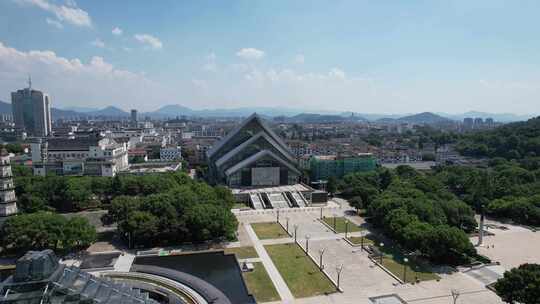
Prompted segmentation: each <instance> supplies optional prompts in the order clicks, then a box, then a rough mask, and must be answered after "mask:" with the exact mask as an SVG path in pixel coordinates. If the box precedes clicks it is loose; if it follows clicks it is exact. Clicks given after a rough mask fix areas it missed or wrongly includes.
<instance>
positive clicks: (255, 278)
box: [242, 262, 281, 302]
mask: <svg viewBox="0 0 540 304" xmlns="http://www.w3.org/2000/svg"><path fill="white" fill-rule="evenodd" d="M253 266H255V269H254V270H253V271H250V272H243V273H242V274H243V276H244V279H245V281H246V285H247V287H248V290H249V292H250V293H251V294H252V295H253V296H254V297H255V299H256V300H257V302H272V301H279V300H281V299H280V298H279V294H278V293H277V291H276V288H275V287H274V284H272V281H271V280H270V277H269V276H268V273H267V272H266V269H265V268H264V265H263V264H262V263H260V262H258V263H253Z"/></svg>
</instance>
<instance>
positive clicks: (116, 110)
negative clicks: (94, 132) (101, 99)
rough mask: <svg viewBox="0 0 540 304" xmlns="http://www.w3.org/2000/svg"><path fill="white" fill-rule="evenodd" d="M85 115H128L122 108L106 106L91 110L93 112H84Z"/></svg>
mask: <svg viewBox="0 0 540 304" xmlns="http://www.w3.org/2000/svg"><path fill="white" fill-rule="evenodd" d="M84 114H86V115H90V116H106V117H125V116H129V113H128V112H125V111H124V110H122V109H119V108H117V107H113V106H108V107H106V108H103V109H101V110H97V111H93V112H87V113H84Z"/></svg>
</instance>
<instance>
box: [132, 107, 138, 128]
mask: <svg viewBox="0 0 540 304" xmlns="http://www.w3.org/2000/svg"><path fill="white" fill-rule="evenodd" d="M137 121H138V118H137V110H136V109H131V125H132V126H133V127H137Z"/></svg>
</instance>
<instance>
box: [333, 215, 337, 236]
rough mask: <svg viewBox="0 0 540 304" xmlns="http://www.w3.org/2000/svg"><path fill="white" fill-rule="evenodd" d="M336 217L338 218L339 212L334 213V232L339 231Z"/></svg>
mask: <svg viewBox="0 0 540 304" xmlns="http://www.w3.org/2000/svg"><path fill="white" fill-rule="evenodd" d="M336 219H337V214H335V213H334V232H335V233H337V230H336Z"/></svg>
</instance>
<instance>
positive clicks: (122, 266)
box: [114, 252, 135, 272]
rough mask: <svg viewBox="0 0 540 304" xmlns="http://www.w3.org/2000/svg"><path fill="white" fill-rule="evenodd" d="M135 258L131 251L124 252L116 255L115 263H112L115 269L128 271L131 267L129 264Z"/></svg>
mask: <svg viewBox="0 0 540 304" xmlns="http://www.w3.org/2000/svg"><path fill="white" fill-rule="evenodd" d="M134 260H135V255H134V254H132V253H128V252H125V253H123V254H121V255H119V256H118V259H117V260H116V263H115V264H114V270H115V271H122V272H129V270H130V269H131V264H133V261H134Z"/></svg>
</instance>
